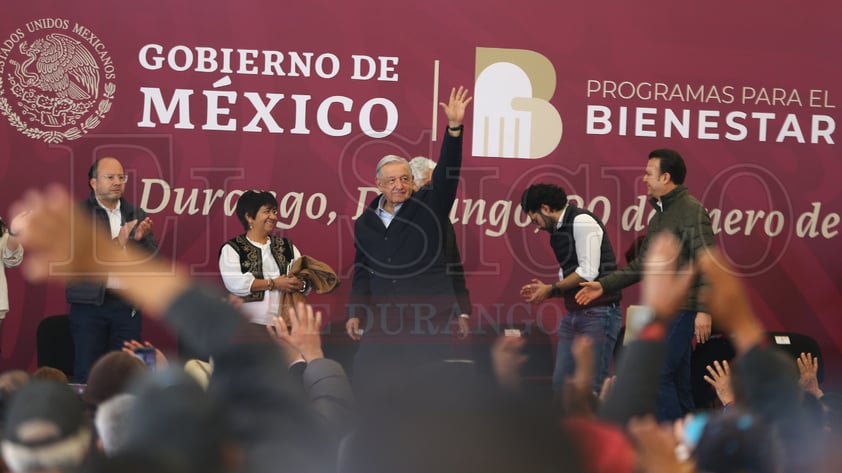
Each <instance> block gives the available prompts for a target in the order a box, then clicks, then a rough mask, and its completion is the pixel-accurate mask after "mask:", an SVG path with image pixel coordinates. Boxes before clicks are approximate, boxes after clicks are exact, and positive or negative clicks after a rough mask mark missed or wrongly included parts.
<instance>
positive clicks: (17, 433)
mask: <svg viewBox="0 0 842 473" xmlns="http://www.w3.org/2000/svg"><path fill="white" fill-rule="evenodd" d="M84 423H85V416H84V413H83V411H82V405H81V402H80V401H79V396H77V395H76V393H74V392H73V390H71V389H70V387H68V386H67V385H65V384H60V383H56V382H53V381H40V380H35V381H32V382H30V383H28V384H26V385H25V386H23V387H22V388H21V389H20V390H19V391H18V392H17V394H16V395H15V397H14V398H13V399H12V402H11V404H10V405H9V411H8V416H7V418H6V426H5V428H4V430H3V440H4V441H5V442H11V443H13V444H17V445H21V446H24V447H42V446H46V445H50V444H53V443H56V442H60V441H62V440H65V439H67V438H69V437H72V436H73V435H76V434H77V433H78V432H79V430H80V429H81V428H82V427H83V425H84Z"/></svg>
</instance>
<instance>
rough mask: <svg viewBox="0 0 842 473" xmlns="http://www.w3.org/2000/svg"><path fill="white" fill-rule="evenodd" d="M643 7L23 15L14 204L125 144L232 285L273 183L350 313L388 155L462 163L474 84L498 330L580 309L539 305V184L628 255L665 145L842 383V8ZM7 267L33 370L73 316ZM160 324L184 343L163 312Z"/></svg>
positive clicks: (482, 303)
mask: <svg viewBox="0 0 842 473" xmlns="http://www.w3.org/2000/svg"><path fill="white" fill-rule="evenodd" d="M628 3H629V2H622V1H609V2H600V3H594V4H584V3H580V2H555V1H547V0H527V1H525V2H519V3H517V4H513V3H511V2H504V1H499V0H486V1H482V2H480V1H474V0H466V1H463V2H458V3H454V2H443V1H442V2H439V1H432V2H418V3H412V4H406V3H401V2H386V1H380V0H366V1H361V2H352V3H351V4H348V5H345V4H342V3H336V2H326V1H322V0H314V1H312V2H303V3H292V2H269V1H257V2H245V3H239V4H236V5H235V4H233V3H231V2H221V1H209V2H208V1H206V2H188V1H180V2H179V1H175V2H173V1H170V2H155V1H153V2H145V3H138V4H123V2H100V1H91V2H62V1H39V2H24V3H16V4H15V6H14V9H13V10H12V9H11V8H7V9H6V11H4V14H3V15H2V18H0V113H2V117H0V143H2V145H0V146H2V158H0V182H1V183H2V184H0V185H1V186H2V190H3V191H2V196H3V197H2V202H0V212H3V214H2V216H3V217H4V218H5V219H9V218H11V216H10V215H8V214H7V212H8V210H7V209H8V205H9V204H10V203H11V201H12V200H14V199H15V198H16V197H18V196H20V195H21V193H22V192H24V190H25V189H27V188H29V187H32V186H37V187H41V186H44V185H46V184H48V183H51V182H58V183H61V184H63V185H65V186H67V187H69V188H70V189H71V191H72V193H73V194H74V195H75V196H76V197H78V198H79V199H80V200H81V199H83V198H84V197H85V196H86V195H87V192H88V187H87V179H86V172H87V169H88V167H89V165H90V163H91V162H92V161H93V160H94V159H96V158H99V157H103V156H115V157H117V158H119V159H120V160H121V162H122V163H123V165H124V166H125V168H126V170H127V173H128V174H129V182H128V184H127V198H128V199H129V200H130V201H131V202H133V203H135V204H139V205H142V206H143V207H144V208H145V209H146V210H147V211H148V212H149V213H150V215H151V217H152V219H153V221H154V229H155V233H156V236H157V237H158V239H159V241H160V246H161V253H162V254H163V255H164V256H165V257H167V258H170V259H172V260H174V261H177V262H178V263H179V264H182V265H185V266H186V267H188V268H189V269H190V271H191V273H192V274H193V275H194V276H195V277H196V278H198V279H201V280H203V281H205V282H208V283H212V284H216V285H219V286H221V281H220V279H219V275H218V268H217V255H218V251H219V248H220V245H221V244H222V243H224V242H225V241H226V240H227V239H229V238H231V237H232V236H234V235H236V234H237V233H239V232H240V231H241V227H240V225H239V223H238V222H237V220H236V217H235V216H233V215H232V211H233V205H234V204H235V202H236V199H237V197H238V196H239V195H240V193H241V192H242V191H244V190H247V189H264V190H271V191H274V192H276V193H277V196H278V199H279V203H280V215H279V223H278V227H279V228H278V231H279V232H280V233H283V234H285V235H286V236H288V237H289V238H291V239H292V240H293V241H294V242H295V243H296V244H297V245H298V246H299V248H300V249H301V250H302V252H303V253H305V254H308V255H312V256H313V257H316V258H317V259H319V260H322V261H325V262H327V263H329V264H331V265H332V266H333V267H334V268H335V269H336V270H337V271H338V272H339V273H340V276H341V278H342V280H343V285H342V286H341V287H340V289H339V290H338V291H336V292H334V293H333V294H330V295H324V296H312V297H311V298H310V300H311V302H313V303H314V304H315V305H316V306H317V307H319V308H321V310H323V311H324V312H325V316H326V317H327V318H329V319H332V320H341V319H342V318H343V316H344V311H345V302H346V299H347V296H348V292H349V290H350V276H351V264H352V261H353V256H354V249H353V223H354V220H355V218H356V216H357V215H358V214H359V213H360V211H361V209H362V206H363V205H365V204H366V203H367V202H368V201H369V200H370V199H371V198H372V197H373V196H374V195H375V193H374V192H375V189H374V167H375V164H376V163H377V161H378V160H379V159H380V158H381V157H382V156H383V155H385V154H399V155H403V156H406V157H412V156H417V155H425V156H431V157H433V158H436V157H437V154H438V147H439V138H440V135H441V133H442V131H443V129H444V125H445V123H444V121H443V118H442V115H441V112H440V111H438V110H437V105H436V104H437V103H438V102H439V101H441V100H446V97H447V94H448V93H449V91H450V88H451V87H454V86H459V85H464V86H466V87H468V88H469V89H471V91H472V93H473V95H474V97H475V100H474V102H473V104H472V105H471V109H470V111H469V116H468V118H467V120H466V132H465V147H464V150H465V160H464V167H463V172H462V178H461V184H460V189H459V194H458V199H457V202H456V204H455V205H454V207H453V211H452V213H451V218H452V220H453V222H454V226H455V228H456V233H457V237H458V239H459V241H460V245H461V249H462V255H463V258H464V262H465V268H466V270H467V280H468V285H469V288H470V289H471V295H472V298H473V303H474V306H475V307H474V312H475V314H476V315H477V316H476V317H475V323H478V324H488V323H492V322H498V321H502V322H505V321H510V320H514V321H529V322H530V323H533V324H536V325H537V326H538V327H539V328H542V329H544V330H546V331H548V332H550V333H552V332H554V331H555V325H556V323H557V320H558V318H559V317H561V316H563V313H564V311H563V309H562V306H561V304H558V303H557V301H552V302H549V303H545V304H543V305H540V306H530V305H527V304H524V303H523V302H522V300H521V299H520V297H519V296H518V290H519V288H520V287H521V285H523V284H524V283H525V282H527V281H528V280H529V279H531V278H533V277H537V278H541V279H544V280H547V281H548V280H551V279H553V278H554V277H555V275H556V273H557V270H558V267H557V264H556V263H555V261H554V258H553V256H552V254H551V252H550V250H549V246H548V242H547V238H546V237H545V236H542V235H540V234H536V232H535V231H534V229H533V228H532V227H531V226H530V225H529V222H528V219H527V218H526V216H525V215H524V214H523V213H522V212H521V211H520V208H519V205H518V204H519V196H520V194H521V192H522V190H523V189H524V188H525V187H526V186H528V185H529V184H531V183H534V182H538V181H549V182H554V183H557V184H559V185H561V186H563V187H564V188H565V189H566V190H567V192H568V194H571V196H572V197H571V198H572V199H573V200H574V201H575V202H577V203H578V204H579V205H581V206H584V207H585V208H588V209H590V210H592V211H594V212H595V213H596V214H597V215H599V216H600V217H602V219H603V221H604V222H605V224H606V227H607V229H608V231H609V235H610V238H611V241H612V243H613V244H614V247H615V249H616V250H617V252H618V253H620V254H622V253H623V252H624V251H625V249H626V248H627V247H628V246H629V245H630V244H631V243H632V242H633V240H634V239H635V238H636V237H637V236H638V235H640V234H642V233H643V232H645V227H646V221H647V219H648V218H649V216H650V212H651V209H650V207H649V206H648V204H647V203H646V202H645V198H644V196H645V188H644V186H643V184H642V181H641V176H642V173H643V168H644V167H645V164H646V156H647V154H648V153H649V151H651V150H653V149H656V148H663V147H669V148H674V149H676V150H678V151H679V152H680V153H681V154H682V155H683V156H684V158H685V160H686V161H687V167H688V177H687V185H688V187H689V188H690V192H691V193H692V194H694V195H695V196H697V197H698V198H699V199H700V200H701V201H702V202H703V203H704V204H705V205H706V206H707V207H708V209H709V210H710V212H711V216H712V218H713V222H714V227H715V231H716V235H717V242H718V245H719V247H720V248H721V249H722V251H723V252H724V253H725V255H727V257H728V258H729V259H730V260H731V262H732V263H733V264H734V265H735V267H736V268H737V269H738V271H739V272H740V274H741V275H742V277H743V280H744V282H745V284H746V285H747V287H748V289H749V292H750V294H751V298H752V302H753V303H754V305H755V307H756V309H757V311H758V313H759V314H760V316H761V317H762V319H763V321H764V323H765V324H766V326H767V328H768V329H769V330H783V331H792V332H800V333H805V334H808V335H810V336H812V337H814V338H815V339H816V340H818V342H819V344H820V345H821V348H822V350H823V352H824V356H825V360H826V363H827V369H828V375H829V376H828V381H829V382H835V383H837V385H838V384H839V379H840V378H842V355H840V351H842V322H840V319H839V316H838V312H839V307H840V303H842V297H840V281H842V267H841V266H840V258H839V255H838V253H837V252H838V251H839V250H838V248H839V242H840V237H839V232H840V216H839V213H840V185H839V182H838V180H839V179H840V177H842V165H840V151H839V146H838V144H837V141H839V140H840V139H842V134H840V131H839V130H838V126H837V123H838V122H839V121H840V120H842V116H840V112H839V106H840V105H842V88H841V87H840V85H839V81H838V78H839V77H840V76H842V74H840V73H842V70H840V69H842V66H840V62H839V61H837V60H835V58H836V54H835V52H836V51H838V50H839V47H840V46H842V45H841V44H840V42H842V34H840V32H839V28H838V26H837V25H836V24H835V19H836V18H838V16H839V14H840V13H842V6H839V5H838V4H837V3H832V2H811V3H810V4H809V5H805V4H803V3H798V2H790V1H785V2H777V3H776V5H775V7H774V8H772V7H770V6H768V5H767V6H761V5H755V4H752V3H737V4H735V3H733V2H724V1H721V0H716V1H713V2H706V3H704V5H701V4H698V5H697V4H677V3H675V2H667V1H662V0H657V1H646V2H634V5H629V4H628ZM7 272H8V274H9V277H10V288H9V289H10V298H11V306H12V309H11V312H10V313H9V317H8V318H7V320H6V322H5V323H4V325H3V327H2V363H0V367H2V368H11V367H22V368H30V367H32V366H34V364H35V328H36V326H37V324H38V321H39V320H40V319H41V318H43V317H44V316H47V315H51V314H60V313H65V312H66V310H67V307H66V304H65V302H64V295H63V287H61V286H58V285H35V284H29V283H26V282H24V280H23V279H22V277H21V275H20V271H19V270H14V269H12V270H9V271H7ZM624 296H625V297H624V300H623V303H624V305H628V304H631V303H635V302H637V301H638V290H637V289H636V288H634V287H633V288H630V289H627V290H626V291H625V294H624ZM146 334H148V335H149V337H150V338H152V340H153V341H154V342H156V343H159V344H161V345H164V346H168V345H171V344H172V339H170V338H168V337H167V336H166V335H165V334H164V332H163V330H161V328H160V327H159V326H157V325H155V324H153V323H147V325H146Z"/></svg>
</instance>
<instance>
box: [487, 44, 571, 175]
mask: <svg viewBox="0 0 842 473" xmlns="http://www.w3.org/2000/svg"><path fill="white" fill-rule="evenodd" d="M555 86H556V75H555V68H554V67H553V64H552V63H551V62H550V61H549V59H547V58H546V57H544V56H543V55H541V54H538V53H536V52H534V51H527V50H525V49H497V48H477V57H476V84H475V85H474V128H473V131H474V142H473V150H472V154H473V155H474V156H488V157H494V158H543V157H544V156H547V155H548V154H550V153H552V152H553V150H555V149H556V147H557V146H558V143H559V142H560V141H561V131H562V125H561V116H560V115H559V114H558V111H557V110H556V109H555V107H553V106H552V105H551V104H550V102H549V100H550V99H551V98H552V96H553V93H554V92H555Z"/></svg>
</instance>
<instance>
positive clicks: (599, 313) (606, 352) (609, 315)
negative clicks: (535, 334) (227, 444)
mask: <svg viewBox="0 0 842 473" xmlns="http://www.w3.org/2000/svg"><path fill="white" fill-rule="evenodd" d="M622 322H623V316H622V314H621V313H620V307H619V306H618V305H617V304H611V305H607V306H601V307H588V308H586V309H584V310H579V311H576V312H569V313H568V314H567V315H566V316H564V317H562V319H561V321H559V323H558V349H557V350H556V361H555V370H553V389H554V390H556V391H561V389H562V387H563V386H564V380H565V378H568V377H570V376H571V375H572V374H573V370H574V368H575V361H574V360H573V355H572V353H571V346H572V345H573V339H574V338H576V337H577V336H582V335H584V336H586V337H588V338H590V339H591V341H592V342H593V349H594V372H593V389H594V391H596V392H599V390H600V389H602V382H603V381H604V380H605V378H607V377H608V367H609V366H610V364H611V355H612V353H614V346H615V345H616V344H617V335H618V334H619V333H620V325H622Z"/></svg>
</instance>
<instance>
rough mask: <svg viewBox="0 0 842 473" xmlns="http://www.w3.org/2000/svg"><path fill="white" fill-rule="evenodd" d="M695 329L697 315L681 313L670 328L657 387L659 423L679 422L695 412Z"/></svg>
mask: <svg viewBox="0 0 842 473" xmlns="http://www.w3.org/2000/svg"><path fill="white" fill-rule="evenodd" d="M695 327H696V312H695V311H680V312H678V314H677V315H676V316H675V319H674V320H673V321H672V324H670V327H669V331H668V332H667V339H666V348H667V352H666V359H665V360H664V368H663V371H662V372H661V384H660V386H659V387H658V406H657V409H656V414H657V416H658V420H659V421H667V420H675V419H678V418H680V417H683V416H684V415H685V414H687V413H688V412H690V411H692V410H693V408H694V405H693V389H692V383H691V380H690V354H691V351H692V350H691V349H692V345H693V334H694V332H695Z"/></svg>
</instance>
